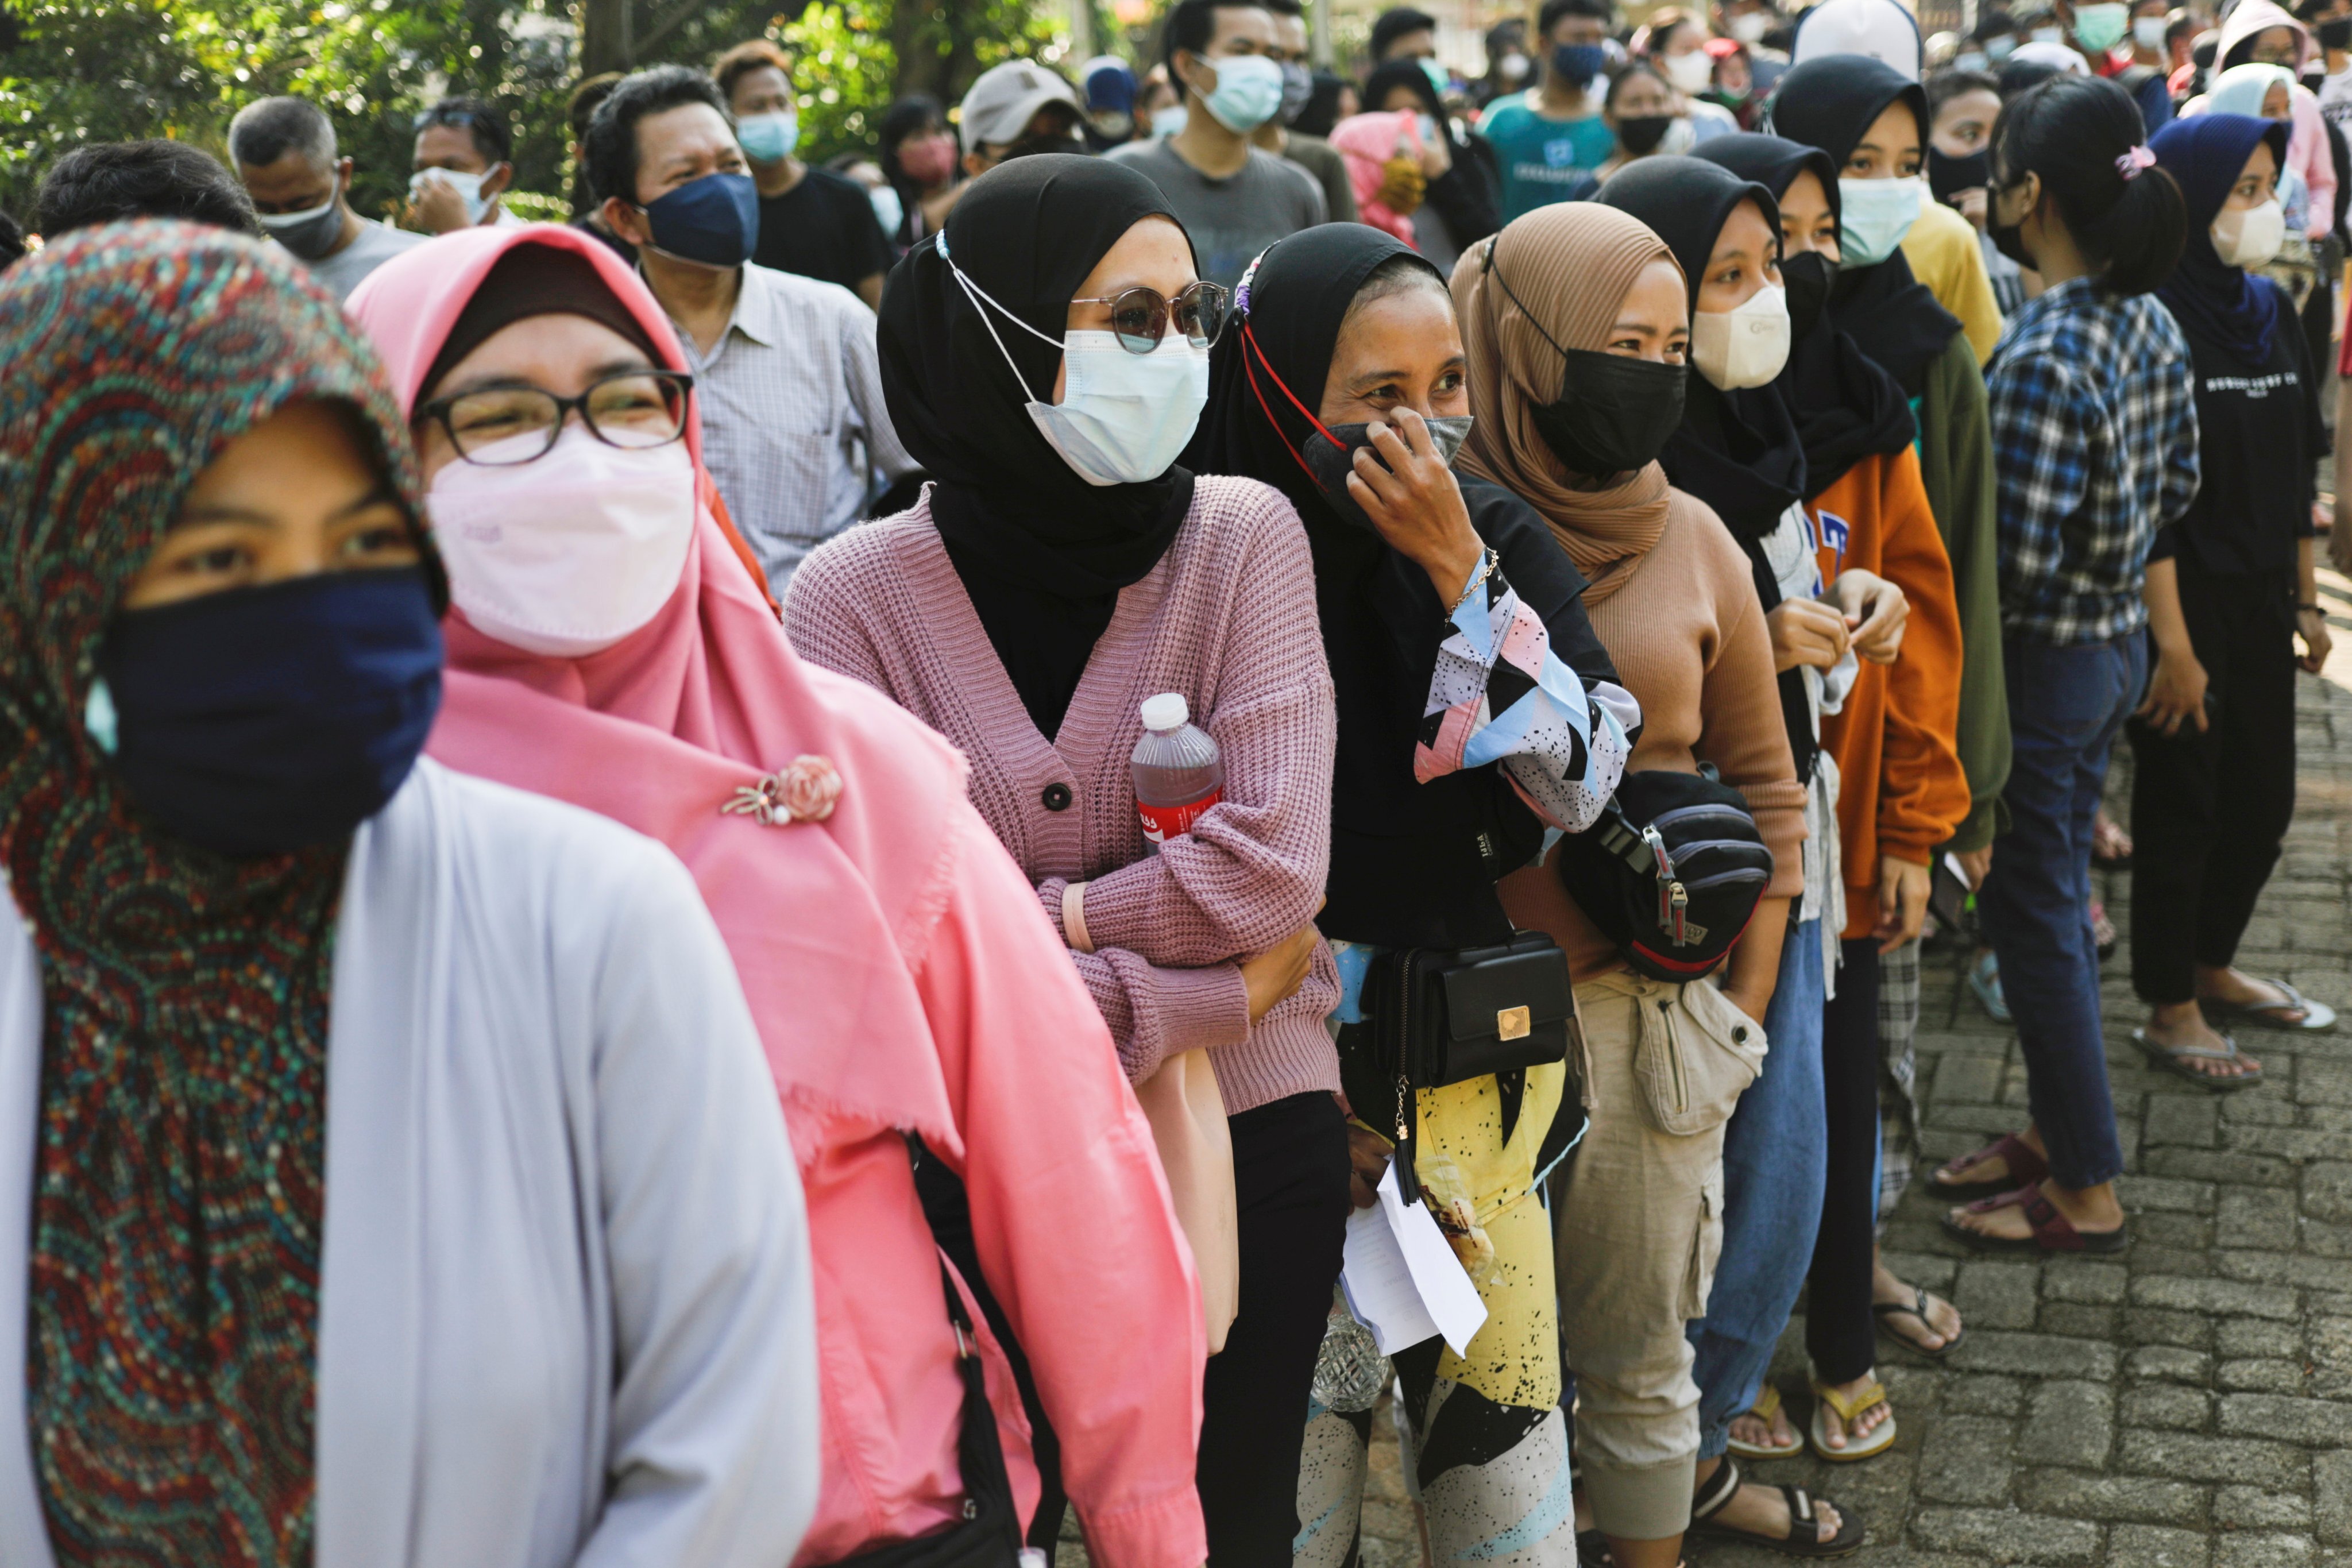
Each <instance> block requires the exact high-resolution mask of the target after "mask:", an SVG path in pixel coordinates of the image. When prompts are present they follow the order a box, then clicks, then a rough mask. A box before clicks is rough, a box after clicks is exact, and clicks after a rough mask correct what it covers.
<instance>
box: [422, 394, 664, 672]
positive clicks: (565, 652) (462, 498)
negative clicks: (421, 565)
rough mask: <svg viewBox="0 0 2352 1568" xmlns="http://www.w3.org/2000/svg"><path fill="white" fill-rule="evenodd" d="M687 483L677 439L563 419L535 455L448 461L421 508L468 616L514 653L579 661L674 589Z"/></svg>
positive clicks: (645, 616) (639, 622)
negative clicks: (642, 442) (556, 435)
mask: <svg viewBox="0 0 2352 1568" xmlns="http://www.w3.org/2000/svg"><path fill="white" fill-rule="evenodd" d="M512 439H513V440H515V441H518V442H532V443H536V442H538V441H540V440H541V439H543V437H539V436H517V437H512ZM491 455H492V456H495V455H496V454H495V452H493V453H492V454H491ZM694 489H695V486H694V459H693V458H691V457H690V456H688V452H687V449H686V443H685V442H683V441H672V442H671V443H669V444H668V445H667V446H666V447H642V448H631V449H625V448H623V447H610V446H607V445H605V444H604V442H602V441H600V440H598V439H597V438H596V437H593V436H591V435H590V434H589V433H588V430H587V427H586V426H583V425H580V424H577V423H574V424H572V425H570V426H567V427H566V428H565V429H564V432H563V435H562V438H560V439H559V440H558V441H557V442H556V443H555V446H554V447H553V448H552V449H551V450H550V451H549V452H548V453H547V455H546V456H544V457H542V458H539V459H538V460H537V461H536V462H530V463H516V464H511V465H505V466H499V467H491V466H488V465H485V464H481V463H469V462H465V461H463V460H460V461H457V462H453V463H451V464H449V465H448V466H447V467H446V468H443V469H442V470H441V471H440V473H438V474H436V476H434V479H433V488H432V489H431V490H430V491H428V492H427V493H426V495H425V513H426V515H427V516H429V517H430V518H431V519H432V520H433V538H434V542H435V543H436V544H437V545H438V546H439V547H440V550H441V558H442V560H443V561H444V562H445V563H447V565H448V568H449V596H450V598H451V599H452V600H454V601H455V602H456V603H457V607H458V608H459V609H461V610H463V611H465V612H466V618H467V620H469V621H471V622H473V623H474V625H475V626H477V627H478V628H480V630H481V631H482V632H483V633H485V634H486V635H488V636H489V637H496V638H498V639H499V641H500V642H503V643H511V644H513V645H514V646H515V647H519V648H521V649H523V650H524V651H525V652H528V653H535V654H541V655H543V656H546V657H549V658H581V657H582V656H583V655H586V654H592V653H595V652H597V651H598V650H599V649H602V648H607V647H612V646H613V645H614V643H616V642H619V641H620V640H621V639H622V638H623V637H627V636H628V635H629V634H630V633H631V632H634V631H635V630H637V629H638V628H639V627H640V626H644V625H645V624H646V622H647V621H650V620H652V619H653V618H654V616H655V614H656V612H658V611H659V610H660V609H661V607H662V606H663V605H666V604H667V603H668V602H669V598H670V595H673V594H675V593H677V585H678V578H679V575H680V574H682V573H683V572H684V571H685V570H686V547H687V545H688V542H690V541H691V540H692V539H693V538H694V510H695V496H694Z"/></svg>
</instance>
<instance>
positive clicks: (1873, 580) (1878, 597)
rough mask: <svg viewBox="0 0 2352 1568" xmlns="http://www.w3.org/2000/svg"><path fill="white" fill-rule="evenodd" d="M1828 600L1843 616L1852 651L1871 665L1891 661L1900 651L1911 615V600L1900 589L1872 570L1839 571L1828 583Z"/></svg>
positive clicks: (1889, 662)
mask: <svg viewBox="0 0 2352 1568" xmlns="http://www.w3.org/2000/svg"><path fill="white" fill-rule="evenodd" d="M1829 599H1830V602H1831V603H1832V604H1833V605H1836V606H1837V607H1838V609H1839V610H1840V611H1841V612H1843V615H1844V616H1845V624H1846V626H1848V627H1849V628H1850V629H1851V634H1852V637H1853V651H1854V653H1855V655H1856V656H1857V657H1859V658H1866V659H1868V660H1869V661H1870V662H1871V663H1873V664H1893V663H1894V662H1895V655H1896V654H1898V653H1901V652H1902V651H1903V626H1904V623H1905V622H1906V621H1908V620H1909V619H1910V618H1911V602H1910V601H1909V600H1908V599H1906V598H1905V597H1904V596H1903V590H1902V589H1900V588H1898V587H1896V586H1895V584H1892V583H1890V582H1888V581H1887V580H1886V579H1885V578H1884V577H1882V576H1880V575H1879V574H1877V573H1875V572H1865V571H1864V570H1862V569H1861V568H1860V567H1855V568H1853V569H1852V570H1850V571H1845V572H1841V573H1839V574H1838V579H1837V581H1836V582H1834V583H1832V584H1830V591H1829Z"/></svg>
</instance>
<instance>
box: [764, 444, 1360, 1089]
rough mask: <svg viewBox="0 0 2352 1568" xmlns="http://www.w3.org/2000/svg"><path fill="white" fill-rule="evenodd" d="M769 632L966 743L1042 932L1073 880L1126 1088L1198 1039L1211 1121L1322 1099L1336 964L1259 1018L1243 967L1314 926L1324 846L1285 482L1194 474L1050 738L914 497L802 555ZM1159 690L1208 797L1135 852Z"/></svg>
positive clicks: (1297, 554)
mask: <svg viewBox="0 0 2352 1568" xmlns="http://www.w3.org/2000/svg"><path fill="white" fill-rule="evenodd" d="M784 626H785V630H786V631H787V632H788V633H789V634H790V635H791V637H792V640H793V646H794V647H796V648H798V649H799V650H800V652H801V654H802V656H803V658H808V659H810V660H812V661H814V662H815V663H817V664H821V665H824V666H826V667H828V668H833V669H836V670H839V671H840V672H841V673H843V674H845V675H849V676H854V677H856V679H860V680H863V681H865V682H866V683H867V684H869V685H871V686H875V687H877V688H879V689H881V690H883V691H884V692H887V694H888V695H889V696H891V697H892V698H895V699H896V700H898V701H899V702H900V703H902V704H903V705H905V706H906V707H907V708H908V709H909V710H912V711H913V713H914V714H915V716H916V717H917V718H919V719H921V720H922V721H924V722H926V723H928V724H929V725H930V726H931V727H932V728H933V729H935V730H938V731H940V733H942V734H944V735H946V736H947V738H948V739H949V740H950V741H952V742H955V743H956V744H957V745H958V746H960V747H961V748H962V749H963V751H964V752H965V753H966V754H967V755H968V756H969V757H970V759H971V799H972V803H973V804H974V805H977V806H978V807H979V808H980V814H981V816H982V817H983V818H984V819H985V820H986V821H987V823H988V825H989V826H990V827H991V828H992V829H994V830H995V833H996V836H997V837H998V838H1000V839H1002V840H1003V843H1004V846H1005V847H1006V848H1008V849H1010V850H1011V851H1012V852H1013V859H1014V860H1016V861H1018V862H1019V863H1020V865H1021V867H1022V868H1023V869H1024V871H1026V872H1027V873H1028V875H1029V877H1030V879H1031V880H1032V881H1034V882H1035V883H1036V885H1037V896H1038V900H1039V901H1040V902H1041V903H1043V904H1044V906H1045V912H1046V915H1047V917H1048V918H1049V919H1051V920H1052V921H1054V924H1055V930H1057V931H1058V930H1060V929H1061V920H1062V889H1064V887H1065V886H1066V884H1067V883H1069V882H1070V881H1072V880H1075V879H1084V880H1085V881H1086V883H1087V889H1086V924H1087V935H1088V936H1089V937H1091V938H1092V940H1093V942H1094V944H1095V951H1094V952H1092V953H1081V952H1072V953H1071V955H1070V956H1071V958H1072V960H1073V961H1074V962H1075V963H1076V964H1077V966H1078V972H1079V973H1080V975H1081V976H1082V977H1083V978H1084V979H1085V981H1086V984H1087V990H1088V991H1089V992H1091V993H1092V994H1093V995H1094V999H1095V1003H1096V1005H1097V1006H1099V1007H1100V1008H1101V1009H1102V1013H1103V1017H1104V1018H1105V1019H1106V1020H1107V1021H1108V1023H1109V1025H1110V1032H1111V1036H1112V1037H1113V1038H1114V1039H1115V1040H1116V1041H1117V1042H1118V1053H1119V1058H1120V1061H1121V1063H1122V1065H1124V1066H1125V1068H1126V1069H1127V1074H1128V1077H1129V1079H1132V1080H1135V1081H1138V1082H1139V1081H1141V1080H1142V1079H1145V1078H1148V1077H1150V1075H1151V1073H1152V1072H1153V1071H1155V1070H1156V1069H1157V1068H1159V1066H1160V1060H1161V1059H1162V1058H1164V1057H1166V1056H1168V1055H1169V1054H1170V1053H1171V1052H1176V1051H1186V1050H1192V1049H1195V1048H1198V1047H1216V1049H1215V1054H1214V1055H1213V1057H1212V1058H1210V1059H1211V1060H1212V1061H1213V1062H1214V1063H1215V1064H1216V1068H1217V1086H1218V1088H1219V1089H1221V1090H1222V1091H1223V1095H1224V1100H1225V1110H1226V1112H1227V1113H1228V1114H1238V1113H1240V1112H1242V1111H1244V1110H1250V1109H1251V1108H1253V1107H1255V1106H1260V1105H1265V1104H1268V1103H1270V1102H1272V1101H1274V1100H1280V1099H1283V1098H1284V1097H1286V1096H1288V1095H1293V1094H1301V1093H1305V1092H1307V1091H1309V1090H1313V1089H1327V1090H1337V1089H1339V1058H1338V1057H1337V1055H1336V1054H1335V1053H1334V1052H1333V1050H1332V1047H1331V1039H1330V1036H1329V1035H1328V1033H1327V1032H1326V1031H1325V1028H1324V1026H1323V1020H1324V1017H1325V1016H1326V1015H1328V1013H1329V1012H1330V1011H1331V1010H1332V1008H1333V1007H1334V1006H1336V1005H1338V1003H1339V977H1338V973H1337V972H1336V971H1335V970H1334V968H1333V966H1332V963H1331V955H1330V950H1329V949H1328V947H1325V946H1324V945H1322V944H1321V943H1319V942H1318V944H1317V947H1316V952H1315V962H1314V970H1313V973H1310V974H1309V975H1308V976H1307V983H1306V984H1304V985H1302V986H1300V987H1299V989H1298V992H1297V994H1295V995H1293V996H1292V997H1291V998H1290V999H1289V1000H1288V1001H1286V1002H1284V1003H1282V1004H1280V1005H1277V1006H1276V1007H1275V1008H1274V1009H1273V1010H1272V1011H1271V1012H1269V1013H1267V1014H1266V1016H1265V1017H1264V1018H1262V1019H1260V1020H1259V1021H1258V1023H1257V1026H1255V1028H1253V1027H1251V1026H1250V1022H1249V1005H1248V994H1247V992H1246V989H1245V988H1244V984H1243V983H1242V978H1241V971H1240V968H1239V963H1238V961H1239V960H1241V959H1244V958H1246V957H1248V956H1249V955H1251V954H1253V953H1256V952H1263V951H1265V949H1266V948H1268V947H1271V946H1273V945H1274V944H1275V943H1276V942H1280V941H1281V940H1282V939H1283V938H1284V937H1286V936H1287V935H1289V934H1290V933H1291V932H1292V931H1297V929H1298V928H1299V927H1300V926H1301V925H1303V924H1305V923H1306V922H1307V921H1309V920H1311V919H1313V918H1314V915H1315V910H1316V908H1317V906H1318V904H1319V903H1320V901H1321V900H1322V894H1323V879H1324V873H1325V870H1326V869H1327V868H1328V864H1329V860H1330V853H1331V833H1330V818H1331V766H1332V754H1333V748H1334V745H1335V743H1336V742H1335V737H1336V730H1337V721H1336V718H1335V715H1334V710H1333V705H1332V694H1331V677H1330V672H1329V670H1328V668H1327V667H1326V666H1325V664H1324V660H1323V642H1322V637H1321V634H1320V631H1319V629H1318V622H1317V619H1316V610H1315V580H1314V565H1313V563H1312V562H1311V561H1310V560H1309V558H1308V556H1307V537H1306V534H1305V532H1304V531H1302V530H1301V529H1300V527H1299V523H1298V516H1297V513H1296V512H1295V511H1293V510H1291V507H1290V503H1289V502H1288V501H1287V500H1284V499H1283V497H1282V495H1281V494H1280V493H1279V492H1277V491H1276V490H1275V489H1271V488H1270V487H1268V486H1265V485H1262V484H1259V483H1257V482H1256V481H1255V480H1251V479H1214V478H1208V477H1205V476H1204V477H1203V478H1202V479H1200V480H1199V481H1198V482H1197V483H1196V484H1195V486H1194V489H1193V492H1192V510H1191V511H1190V513H1189V514H1188V515H1187V516H1186V518H1185V520H1184V524H1183V526H1182V527H1181V529H1179V530H1178V531H1177V534H1176V538H1175V541H1174V542H1173V543H1171V545H1170V546H1169V547H1168V553H1167V554H1166V555H1164V556H1162V557H1161V558H1160V563H1159V564H1158V565H1156V566H1154V567H1153V568H1152V569H1151V571H1150V574H1148V575H1146V576H1145V577H1144V578H1143V580H1142V581H1140V582H1139V583H1135V584H1130V585H1129V586H1128V587H1127V588H1126V589H1124V590H1122V591H1121V592H1120V594H1119V596H1118V608H1117V610H1116V611H1114V612H1113V614H1112V616H1111V620H1110V625H1109V626H1108V628H1107V629H1106V630H1105V631H1104V632H1103V635H1102V637H1101V640H1100V641H1098V642H1097V644H1096V645H1095V650H1094V656H1093V658H1090V659H1089V660H1088V661H1087V669H1086V674H1085V676H1084V678H1083V679H1080V681H1079V682H1078V689H1077V692H1076V695H1075V696H1073V697H1072V698H1071V700H1070V708H1069V712H1068V715H1067V716H1066V718H1065V719H1064V720H1063V721H1062V729H1061V732H1060V733H1059V734H1058V735H1056V736H1055V738H1054V739H1053V740H1052V741H1051V742H1048V741H1047V740H1046V739H1045V736H1043V735H1042V734H1040V733H1038V731H1037V727H1036V725H1035V724H1034V723H1033V722H1031V721H1030V718H1029V714H1028V711H1027V710H1026V709H1024V707H1023V706H1022V702H1021V697H1020V694H1019V693H1018V692H1017V691H1015V690H1014V689H1013V682H1012V679H1011V678H1010V677H1008V676H1007V675H1006V674H1005V673H1004V667H1003V663H1001V662H1000V661H999V660H998V658H997V657H996V652H995V649H994V648H992V647H991V646H990V645H989V641H988V634H987V632H986V631H985V630H983V629H982V626H981V624H980V617H979V616H978V614H976V613H975V612H974V611H973V609H972V607H971V599H970V597H969V596H967V595H965V593H964V591H963V583H962V580H961V578H959V577H958V576H957V575H956V570H955V566H954V563H952V562H950V560H949V559H948V553H947V550H946V548H945V547H944V546H943V545H942V544H941V543H940V536H939V533H938V531H937V530H936V529H934V528H933V527H932V526H931V518H930V498H929V492H928V491H926V492H925V495H924V498H923V500H922V501H921V502H919V503H918V504H917V506H916V507H915V509H914V510H911V511H908V512H904V513H901V514H900V515H898V516H897V517H894V518H888V519H885V520H883V521H878V522H873V523H868V524H866V525H865V526H863V527H859V528H854V529H851V530H849V531H846V532H845V533H842V534H839V535H837V536H835V538H834V539H832V540H831V541H829V542H827V543H825V544H824V546H822V547H821V548H819V549H818V550H817V551H816V552H815V553H814V554H812V555H811V556H810V557H809V558H808V560H807V561H806V562H804V563H803V564H802V566H801V569H800V571H799V572H798V573H797V574H795V575H794V576H793V583H792V587H791V589H790V591H789V592H788V594H787V595H786V596H785V601H784ZM1162 691H1180V692H1182V693H1183V694H1184V697H1185V700H1187V701H1188V702H1189V703H1190V704H1191V705H1192V719H1193V722H1195V723H1197V724H1199V725H1200V726H1201V727H1202V728H1203V729H1205V730H1207V731H1209V733H1210V734H1212V735H1213V736H1214V737H1215V738H1216V742H1217V745H1218V747H1219V748H1220V750H1221V751H1222V752H1223V755H1224V763H1225V795H1224V801H1223V804H1222V805H1218V806H1216V807H1215V808H1213V810H1211V811H1210V812H1209V813H1208V814H1207V815H1206V816H1202V818H1201V819H1200V820H1199V821H1197V822H1195V823H1194V824H1193V826H1192V831H1191V832H1190V833H1188V834H1185V835H1183V836H1181V837H1178V838H1174V839H1171V840H1170V841H1169V842H1168V843H1167V844H1166V845H1164V846H1162V847H1161V848H1160V852H1159V853H1158V854H1157V855H1149V854H1147V853H1146V852H1145V844H1144V840H1143V830H1142V827H1141V825H1140V824H1139V822H1138V821H1137V818H1136V815H1135V792H1134V789H1133V786H1132V785H1131V784H1129V780H1128V758H1129V754H1130V753H1131V752H1133V751H1134V749H1135V742H1136V739H1137V737H1138V736H1139V735H1140V734H1141V733H1142V732H1143V721H1142V719H1141V717H1140V716H1139V712H1138V709H1139V705H1140V704H1141V703H1142V701H1143V700H1144V699H1145V698H1147V697H1150V696H1152V695H1154V694H1155V693H1158V692H1162ZM1056 802H1060V803H1063V804H1061V805H1060V808H1059V809H1055V805H1054V804H1053V803H1056Z"/></svg>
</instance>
